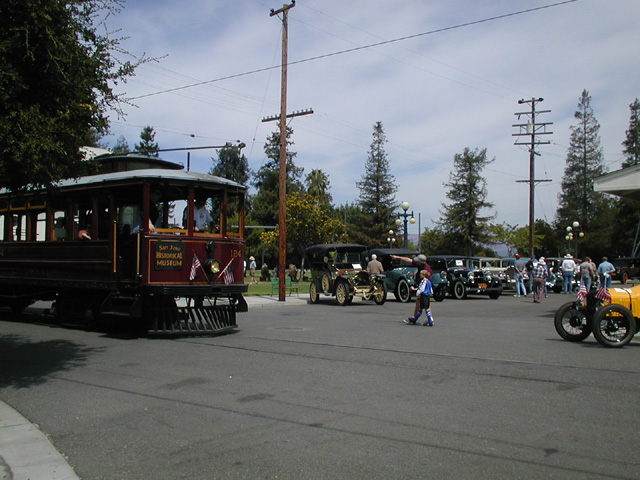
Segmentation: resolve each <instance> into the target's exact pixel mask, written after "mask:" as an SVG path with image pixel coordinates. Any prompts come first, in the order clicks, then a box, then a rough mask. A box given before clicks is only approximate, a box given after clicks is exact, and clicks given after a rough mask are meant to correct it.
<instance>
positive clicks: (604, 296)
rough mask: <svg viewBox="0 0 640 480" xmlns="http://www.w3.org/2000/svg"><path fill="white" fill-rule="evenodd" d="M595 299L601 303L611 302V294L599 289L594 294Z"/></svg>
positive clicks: (604, 289)
mask: <svg viewBox="0 0 640 480" xmlns="http://www.w3.org/2000/svg"><path fill="white" fill-rule="evenodd" d="M596 298H597V299H598V300H602V301H603V302H611V294H610V293H609V290H607V288H606V287H600V288H599V289H598V291H597V292H596Z"/></svg>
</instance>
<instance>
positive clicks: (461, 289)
mask: <svg viewBox="0 0 640 480" xmlns="http://www.w3.org/2000/svg"><path fill="white" fill-rule="evenodd" d="M453 296H454V297H455V298H457V299H458V300H462V299H463V298H466V297H467V287H465V286H464V283H462V280H457V281H456V282H455V283H454V284H453Z"/></svg>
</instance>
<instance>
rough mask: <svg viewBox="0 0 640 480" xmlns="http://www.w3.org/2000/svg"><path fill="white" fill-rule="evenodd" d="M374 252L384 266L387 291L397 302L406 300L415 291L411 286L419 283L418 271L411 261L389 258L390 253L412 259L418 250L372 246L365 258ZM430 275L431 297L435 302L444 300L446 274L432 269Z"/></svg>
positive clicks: (409, 298) (368, 257)
mask: <svg viewBox="0 0 640 480" xmlns="http://www.w3.org/2000/svg"><path fill="white" fill-rule="evenodd" d="M373 254H375V255H376V256H377V257H378V260H379V261H380V263H382V266H383V268H384V275H385V284H386V286H387V291H389V292H393V294H394V295H395V297H396V300H398V301H399V302H408V301H409V300H411V296H412V295H413V294H414V293H415V292H413V291H412V290H411V287H414V286H415V287H417V286H418V285H419V284H420V272H418V268H417V267H416V266H415V264H414V263H412V262H407V261H405V260H399V259H395V258H391V255H396V256H398V257H404V258H410V259H413V258H414V257H416V256H417V255H418V252H414V251H412V250H406V249H404V248H373V249H371V250H369V251H368V252H367V253H366V258H367V260H368V259H370V258H371V255H373ZM432 273H433V274H432V276H431V286H432V290H433V298H434V300H435V301H436V302H441V301H442V300H444V297H445V295H446V294H447V284H448V281H447V275H446V273H445V274H444V275H443V274H442V272H441V271H440V270H437V271H436V270H434V271H433V272H432Z"/></svg>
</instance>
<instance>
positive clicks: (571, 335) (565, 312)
mask: <svg viewBox="0 0 640 480" xmlns="http://www.w3.org/2000/svg"><path fill="white" fill-rule="evenodd" d="M553 324H554V326H555V327H556V332H558V335H560V336H561V337H562V338H564V339H565V340H567V341H568V342H581V341H582V340H584V339H585V338H587V337H588V336H589V335H590V334H591V325H589V320H588V319H587V315H586V313H585V310H584V307H582V306H580V305H579V304H577V303H576V302H569V303H565V304H564V305H562V306H561V307H560V308H559V309H558V310H557V311H556V315H555V317H554V319H553Z"/></svg>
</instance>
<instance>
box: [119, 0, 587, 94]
mask: <svg viewBox="0 0 640 480" xmlns="http://www.w3.org/2000/svg"><path fill="white" fill-rule="evenodd" d="M577 1H579V0H565V1H562V2H557V3H552V4H549V5H542V6H540V7H535V8H529V9H526V10H519V11H517V12H511V13H505V14H503V15H497V16H494V17H488V18H484V19H481V20H474V21H472V22H466V23H460V24H458V25H452V26H449V27H443V28H438V29H436V30H430V31H428V32H422V33H416V34H414V35H407V36H405V37H400V38H394V39H392V40H385V41H382V42H377V43H372V44H369V45H363V46H360V47H353V48H349V49H346V50H340V51H338V52H333V53H326V54H324V55H318V56H315V57H310V58H306V59H302V60H296V61H295V62H289V63H288V65H298V64H301V63H306V62H311V61H314V60H321V59H324V58H329V57H335V56H337V55H343V54H345V53H352V52H357V51H359V50H365V49H368V48H374V47H380V46H382V45H389V44H391V43H396V42H402V41H404V40H411V39H414V38H419V37H424V36H426V35H434V34H436V33H442V32H447V31H450V30H456V29H459V28H464V27H470V26H473V25H480V24H482V23H487V22H493V21H495V20H502V19H504V18H509V17H514V16H517V15H524V14H526V13H532V12H536V11H538V10H544V9H547V8H553V7H558V6H561V5H566V4H568V3H574V2H577ZM281 67H282V65H275V66H271V67H264V68H258V69H255V70H250V71H248V72H244V73H236V74H233V75H227V76H225V77H218V78H214V79H212V80H204V81H202V82H196V83H192V84H190V85H183V86H181V87H174V88H169V89H166V90H160V91H158V92H152V93H147V94H145V95H138V96H137V97H131V98H129V99H128V100H137V99H140V98H146V97H152V96H155V95H160V94H163V93H171V92H176V91H178V90H184V89H187V88H193V87H198V86H201V85H207V84H210V83H214V82H220V81H223V80H230V79H232V78H239V77H245V76H248V75H253V74H256V73H261V72H266V71H269V70H273V69H276V68H281Z"/></svg>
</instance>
